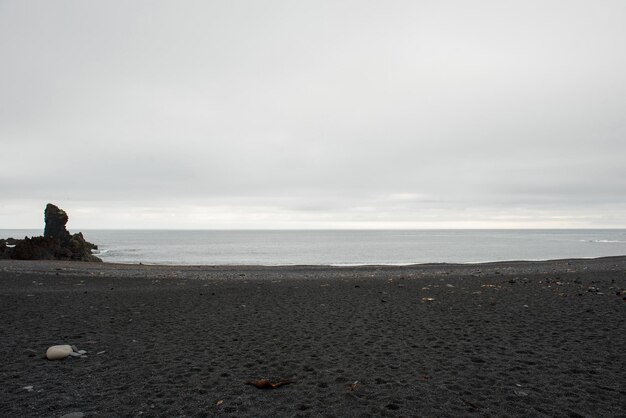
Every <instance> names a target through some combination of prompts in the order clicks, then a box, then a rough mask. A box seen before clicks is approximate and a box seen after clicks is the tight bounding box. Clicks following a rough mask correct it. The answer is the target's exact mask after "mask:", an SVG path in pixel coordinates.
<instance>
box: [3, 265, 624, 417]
mask: <svg viewBox="0 0 626 418" xmlns="http://www.w3.org/2000/svg"><path fill="white" fill-rule="evenodd" d="M625 289H626V256H619V257H602V258H594V259H563V260H550V261H542V262H530V261H513V262H496V263H485V264H471V265H467V264H439V263H436V264H433V263H431V264H419V265H411V266H361V267H329V266H282V267H264V266H160V265H157V266H154V265H150V266H148V265H121V264H110V263H84V262H64V261H16V260H0V313H1V314H2V317H3V318H4V319H5V320H4V321H0V333H1V334H2V335H3V338H2V339H0V351H1V352H3V353H5V354H4V356H5V358H4V362H3V367H2V368H1V369H0V377H1V378H2V379H3V382H5V383H4V384H3V385H2V386H0V415H3V416H25V417H29V416H32V417H37V416H52V417H61V416H63V415H64V414H68V413H72V412H81V413H84V414H85V416H87V417H91V416H94V417H98V416H102V417H105V416H107V417H108V416H140V415H146V416H163V417H165V416H189V417H196V416H233V417H235V416H237V417H240V416H302V417H305V416H320V415H323V416H337V417H344V416H364V415H370V416H467V415H475V416H511V417H525V416H576V417H591V416H603V417H618V416H623V410H622V407H621V403H620V401H619V400H620V399H623V398H624V397H625V396H626V391H625V390H624V388H623V385H622V383H621V382H622V380H623V374H624V370H623V364H624V361H626V358H625V357H624V353H625V352H626V335H625V334H624V333H623V331H622V330H623V329H625V328H626V312H625V310H626V300H624V298H626V290H625ZM56 344H72V345H76V346H77V347H78V349H84V350H86V351H87V357H85V358H68V359H66V360H63V361H47V360H45V359H43V358H42V356H43V354H44V353H45V350H46V349H47V347H49V346H51V345H56ZM255 379H270V380H272V381H287V380H288V381H291V380H293V381H294V383H293V384H290V385H287V386H284V387H281V388H279V389H275V390H261V389H257V388H255V387H253V386H250V385H247V384H246V382H249V381H250V380H255Z"/></svg>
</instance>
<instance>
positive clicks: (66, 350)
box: [46, 345, 74, 360]
mask: <svg viewBox="0 0 626 418" xmlns="http://www.w3.org/2000/svg"><path fill="white" fill-rule="evenodd" d="M73 351H74V350H72V346H71V345H53V346H52V347H50V348H48V351H46V358H47V359H48V360H63V359H64V358H66V357H67V356H69V355H70V354H71V353H72V352H73Z"/></svg>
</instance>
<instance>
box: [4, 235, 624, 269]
mask: <svg viewBox="0 0 626 418" xmlns="http://www.w3.org/2000/svg"><path fill="white" fill-rule="evenodd" d="M72 232H76V231H72ZM82 232H83V234H84V236H85V238H86V239H87V240H88V241H90V242H93V243H95V244H98V246H99V249H98V251H96V254H97V255H98V256H99V257H100V258H102V259H103V260H104V261H105V262H111V263H140V262H141V263H144V264H197V265H216V264H260V265H293V264H309V265H362V264H393V265H401V264H412V263H438V262H448V263H476V262H483V261H505V260H547V259H558V258H574V257H580V258H586V257H601V256H611V255H626V230H624V229H593V230H592V229H584V230H580V229H578V230H563V229H560V230H384V231H383V230H323V231H319V230H307V231H294V230H288V231H285V230H271V231H270V230H265V231H261V230H253V231H241V230H229V231H223V230H195V231H191V230H83V231H82ZM41 233H42V231H41V230H0V238H7V237H14V238H23V237H24V236H33V235H41Z"/></svg>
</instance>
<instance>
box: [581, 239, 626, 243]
mask: <svg viewBox="0 0 626 418" xmlns="http://www.w3.org/2000/svg"><path fill="white" fill-rule="evenodd" d="M580 241H581V242H594V243H598V244H616V243H617V244H626V241H623V240H619V239H589V240H587V239H581V240H580Z"/></svg>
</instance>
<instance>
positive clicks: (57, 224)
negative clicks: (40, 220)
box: [43, 203, 70, 241]
mask: <svg viewBox="0 0 626 418" xmlns="http://www.w3.org/2000/svg"><path fill="white" fill-rule="evenodd" d="M43 217H44V222H45V227H44V230H43V236H44V237H52V238H58V239H60V240H61V241H65V240H67V239H68V238H69V237H70V233H69V232H68V231H67V229H65V225H66V224H67V221H68V219H69V218H68V217H67V213H65V211H64V210H63V209H61V208H59V207H58V206H55V205H53V204H52V203H48V204H47V205H46V210H44V212H43Z"/></svg>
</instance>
